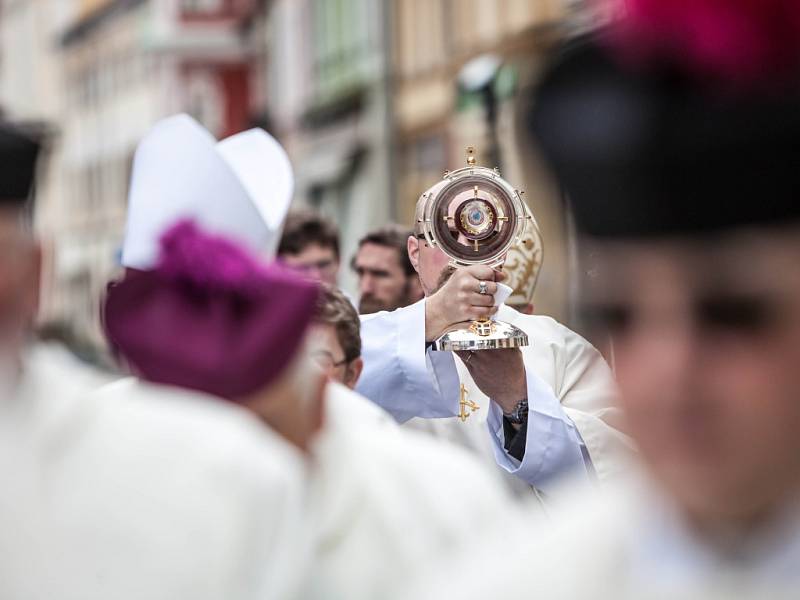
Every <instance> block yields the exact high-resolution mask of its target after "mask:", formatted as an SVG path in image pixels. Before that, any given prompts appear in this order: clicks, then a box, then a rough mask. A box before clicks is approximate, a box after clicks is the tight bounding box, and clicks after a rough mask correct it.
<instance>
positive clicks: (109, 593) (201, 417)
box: [0, 348, 309, 600]
mask: <svg viewBox="0 0 800 600" xmlns="http://www.w3.org/2000/svg"><path fill="white" fill-rule="evenodd" d="M101 383H102V381H100V380H98V379H97V378H95V377H94V376H93V375H91V374H90V372H89V371H88V369H84V368H82V367H79V366H78V365H77V364H71V363H70V361H69V359H66V358H64V356H63V351H60V350H55V349H52V348H38V349H36V350H34V351H33V352H32V356H31V357H30V360H28V361H27V362H26V364H25V369H24V374H23V377H22V380H21V382H20V384H19V386H18V387H17V389H16V391H15V393H14V394H13V395H11V396H9V397H6V398H3V401H2V403H0V477H2V482H3V491H2V493H0V531H2V535H0V598H25V599H26V600H39V599H41V600H52V599H54V598H58V599H60V600H71V599H75V600H93V599H98V600H100V599H102V600H108V599H111V598H113V599H114V600H125V599H128V598H130V599H131V600H133V599H135V600H141V599H143V598H147V599H148V600H157V599H164V600H176V599H178V598H192V599H195V600H197V599H203V598H208V599H209V600H210V599H212V598H213V599H219V598H236V599H247V598H253V599H256V598H259V599H264V598H274V599H284V598H296V597H301V592H302V587H303V586H304V585H305V581H304V580H305V577H306V575H307V574H306V573H305V571H304V568H303V566H304V565H305V564H306V562H307V559H308V555H309V543H308V539H309V536H308V535H307V533H306V532H305V521H304V517H305V513H306V508H305V507H304V498H305V496H306V492H305V487H304V486H305V482H304V479H305V475H304V473H303V468H304V465H303V463H302V460H301V459H300V457H299V456H298V455H297V453H295V452H294V450H293V449H292V448H291V447H289V446H288V445H287V444H285V443H284V442H283V441H282V440H280V439H278V438H277V437H276V436H275V435H272V434H270V433H269V432H267V433H265V432H264V430H263V427H261V425H260V424H259V423H258V422H256V421H255V420H253V419H252V418H251V417H250V416H249V415H247V414H246V413H245V412H244V411H241V410H238V409H235V408H233V407H229V406H225V405H223V404H221V403H219V402H217V401H213V402H211V401H208V400H205V399H203V398H202V397H199V399H198V397H195V395H193V394H188V393H183V392H178V391H170V390H167V389H163V388H155V387H152V386H148V385H141V386H138V387H137V388H136V390H132V391H129V392H128V393H126V394H124V395H119V394H114V395H113V397H112V396H108V395H104V394H103V393H98V392H97V391H96V390H97V387H98V386H99V385H100V384H101ZM112 400H113V401H112Z"/></svg>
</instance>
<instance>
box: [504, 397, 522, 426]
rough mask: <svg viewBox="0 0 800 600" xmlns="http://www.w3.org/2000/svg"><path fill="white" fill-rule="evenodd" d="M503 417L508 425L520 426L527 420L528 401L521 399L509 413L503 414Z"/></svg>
mask: <svg viewBox="0 0 800 600" xmlns="http://www.w3.org/2000/svg"><path fill="white" fill-rule="evenodd" d="M503 416H504V417H505V418H506V419H508V422H509V423H513V424H514V425H522V424H523V423H524V422H525V421H527V420H528V399H527V398H523V399H522V400H520V401H519V402H517V405H516V406H515V407H514V408H513V410H512V411H511V412H508V413H507V412H503Z"/></svg>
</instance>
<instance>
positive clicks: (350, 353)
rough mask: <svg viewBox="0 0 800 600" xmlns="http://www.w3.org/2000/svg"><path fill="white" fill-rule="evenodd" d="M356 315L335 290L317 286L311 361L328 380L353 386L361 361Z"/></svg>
mask: <svg viewBox="0 0 800 600" xmlns="http://www.w3.org/2000/svg"><path fill="white" fill-rule="evenodd" d="M360 326H361V324H360V321H359V319H358V313H357V312H356V309H355V308H354V307H353V305H352V304H351V303H350V301H349V300H348V299H347V297H346V296H345V295H344V294H343V293H342V292H341V291H340V290H339V289H337V288H335V287H333V286H330V285H325V284H322V285H321V286H320V293H319V300H318V302H317V313H316V316H315V317H314V321H313V323H312V325H311V328H310V332H309V336H308V338H309V340H310V341H311V344H312V348H311V358H312V360H313V361H314V363H315V364H316V365H317V366H318V367H319V368H320V369H321V370H322V372H323V373H325V374H326V375H327V376H328V378H329V379H332V380H333V381H338V382H339V383H341V384H343V385H346V386H347V387H349V388H350V389H353V388H355V387H356V383H357V382H358V378H359V377H360V376H361V370H362V369H363V368H364V361H363V360H362V358H361V331H360Z"/></svg>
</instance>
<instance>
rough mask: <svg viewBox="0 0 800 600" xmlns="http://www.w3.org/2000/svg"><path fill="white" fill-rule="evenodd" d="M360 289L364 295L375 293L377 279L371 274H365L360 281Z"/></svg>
mask: <svg viewBox="0 0 800 600" xmlns="http://www.w3.org/2000/svg"><path fill="white" fill-rule="evenodd" d="M358 289H359V291H360V292H361V293H362V294H365V293H371V292H373V291H375V278H374V277H373V276H372V275H370V274H369V273H364V274H363V275H362V276H361V279H359V281H358Z"/></svg>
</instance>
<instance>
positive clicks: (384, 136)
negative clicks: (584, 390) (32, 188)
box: [0, 0, 587, 354]
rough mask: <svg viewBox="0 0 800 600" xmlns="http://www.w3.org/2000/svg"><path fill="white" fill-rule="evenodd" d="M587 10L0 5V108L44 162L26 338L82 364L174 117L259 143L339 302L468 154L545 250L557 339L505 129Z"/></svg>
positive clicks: (494, 2)
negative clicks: (486, 169) (40, 135)
mask: <svg viewBox="0 0 800 600" xmlns="http://www.w3.org/2000/svg"><path fill="white" fill-rule="evenodd" d="M586 10H587V9H586V8H585V7H584V6H583V3H581V2H576V1H571V2H570V1H568V0H274V1H269V0H262V1H258V0H0V110H2V111H3V113H5V115H6V116H8V117H9V118H13V119H17V120H24V121H28V122H30V123H31V124H32V125H34V126H36V127H40V128H41V129H42V130H43V131H45V132H46V134H47V137H48V139H49V145H50V152H49V160H48V161H47V164H46V165H45V168H44V169H43V171H42V173H41V177H40V181H39V184H38V185H39V189H38V199H37V206H36V214H35V223H36V227H37V229H38V230H39V232H40V234H41V235H42V237H43V238H44V240H45V242H46V243H47V259H48V260H47V272H46V274H45V285H46V287H45V290H46V292H45V297H44V299H43V312H42V321H43V325H44V326H45V327H47V328H49V329H50V330H51V331H52V332H53V335H58V336H61V337H63V338H67V339H68V340H69V341H70V343H71V344H72V345H73V347H77V348H79V349H83V351H84V352H85V353H86V354H91V353H92V352H94V351H95V349H96V348H99V347H101V345H102V337H101V334H100V330H99V328H98V318H97V315H98V304H97V302H98V299H99V298H100V295H101V292H102V290H103V289H104V287H105V286H106V284H107V282H108V281H109V279H110V278H112V277H113V276H114V275H115V274H116V272H117V269H118V258H119V248H120V244H121V240H122V236H123V226H124V218H125V209H126V195H127V186H128V181H129V177H130V168H131V159H132V157H133V152H134V149H135V147H136V144H137V143H138V141H139V140H140V139H141V138H142V136H143V135H144V134H145V133H146V132H147V130H148V129H149V127H150V126H151V125H152V124H153V123H154V122H155V121H156V120H158V119H160V118H162V117H164V116H166V115H169V114H172V113H176V112H180V111H185V112H188V113H190V114H191V115H193V116H194V117H195V118H197V119H198V120H199V121H201V122H202V123H203V124H204V125H205V126H206V127H207V128H209V129H210V130H211V131H212V132H213V133H215V134H216V135H217V136H218V137H225V136H228V135H231V134H233V133H236V132H238V131H241V130H244V129H247V128H250V127H253V126H261V127H264V128H265V129H267V130H268V131H270V132H271V133H272V134H273V135H275V136H276V137H277V138H278V139H279V140H280V141H281V143H282V144H284V146H285V147H286V149H287V151H288V152H289V155H290V157H291V159H292V161H293V165H294V169H295V176H296V180H297V181H296V195H295V200H294V202H295V204H296V205H310V206H313V207H316V208H318V209H319V210H320V211H322V212H323V213H325V214H326V215H329V216H331V217H332V218H334V219H335V221H336V223H337V224H338V225H339V227H340V229H341V235H342V249H343V255H342V259H343V268H342V280H341V282H340V283H341V285H342V286H343V287H344V288H345V289H348V290H352V289H353V285H354V276H353V274H352V273H351V272H350V270H349V268H348V265H349V260H350V257H351V256H352V254H353V251H354V249H355V245H356V242H357V240H358V238H359V237H360V236H361V235H363V234H364V233H365V232H366V231H367V230H369V229H371V228H374V227H376V226H379V225H382V224H384V223H386V222H390V221H396V222H399V223H402V224H406V225H410V224H411V221H412V218H413V209H414V204H415V202H416V200H417V197H418V196H419V194H420V193H421V192H422V191H424V190H425V189H426V188H427V187H428V186H430V185H431V184H433V183H434V182H435V181H437V180H438V179H440V178H441V177H442V175H443V173H444V171H446V170H448V169H454V168H458V167H460V166H462V165H463V161H464V148H465V146H467V145H474V146H475V147H476V148H477V151H478V157H479V163H481V164H486V165H488V166H495V165H496V166H498V167H499V168H500V170H501V172H502V174H503V176H504V177H505V178H506V179H508V180H509V181H510V182H511V183H512V184H513V185H515V186H517V187H519V188H520V189H523V190H524V191H525V192H526V193H525V196H524V199H525V200H526V201H527V202H528V203H529V205H530V206H531V207H532V208H533V210H534V214H535V215H536V218H537V219H538V221H539V224H540V226H541V229H542V234H543V237H544V241H545V256H546V260H545V266H544V269H543V271H542V276H541V279H540V283H539V287H538V291H537V296H536V299H535V309H536V312H537V313H540V314H541V313H544V314H550V315H552V316H554V317H556V318H558V319H560V320H561V321H562V322H565V323H567V324H569V323H570V320H571V317H572V315H571V314H570V304H569V302H568V298H569V297H570V290H569V289H568V283H567V282H568V281H570V268H571V264H572V257H571V253H570V245H569V243H568V241H567V240H568V235H567V233H566V232H567V231H568V224H567V223H565V222H564V218H563V215H562V213H561V211H560V210H559V209H558V202H557V195H556V194H555V193H553V191H552V189H551V186H549V185H548V182H547V181H546V180H545V179H544V177H543V176H542V175H541V173H539V172H538V171H537V170H536V169H532V168H531V167H529V166H527V165H529V164H531V160H530V156H531V153H532V149H530V148H528V147H526V139H525V135H524V130H525V124H524V123H522V122H521V119H520V116H519V115H520V114H522V112H523V111H522V108H524V105H525V103H526V102H527V100H526V98H527V93H528V91H529V89H530V87H531V85H533V84H534V83H535V75H536V71H537V66H538V63H539V60H540V57H541V53H542V51H543V50H544V49H545V48H547V47H548V45H549V44H552V42H553V41H554V39H555V38H556V37H557V35H558V34H559V32H560V31H561V30H562V29H563V28H565V27H570V28H572V27H580V23H581V22H582V19H584V18H586ZM522 165H526V166H525V167H524V168H523V166H522ZM221 201H224V199H221ZM573 279H574V278H573Z"/></svg>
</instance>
